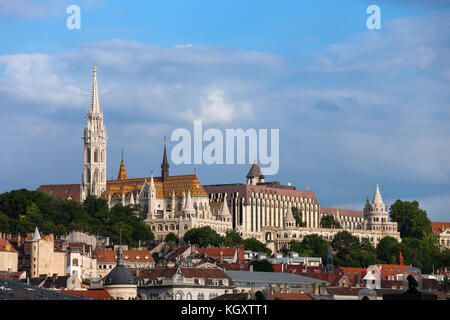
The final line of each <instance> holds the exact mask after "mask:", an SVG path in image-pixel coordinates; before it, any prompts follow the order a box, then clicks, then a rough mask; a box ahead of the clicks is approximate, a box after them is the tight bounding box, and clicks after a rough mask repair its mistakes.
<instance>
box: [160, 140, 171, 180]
mask: <svg viewBox="0 0 450 320" xmlns="http://www.w3.org/2000/svg"><path fill="white" fill-rule="evenodd" d="M169 167H170V166H169V162H168V161H167V151H166V137H165V136H164V155H163V162H162V164H161V180H162V182H164V181H166V180H167V178H168V177H169Z"/></svg>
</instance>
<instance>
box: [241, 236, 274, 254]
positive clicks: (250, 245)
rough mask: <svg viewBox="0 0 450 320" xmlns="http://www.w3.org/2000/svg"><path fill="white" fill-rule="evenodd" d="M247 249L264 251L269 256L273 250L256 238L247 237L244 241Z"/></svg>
mask: <svg viewBox="0 0 450 320" xmlns="http://www.w3.org/2000/svg"><path fill="white" fill-rule="evenodd" d="M243 244H244V246H245V249H247V250H252V251H254V252H264V253H265V254H267V255H268V256H270V255H271V254H272V250H270V249H269V248H267V247H266V245H265V244H264V243H262V242H261V241H258V240H257V239H255V238H247V239H245V240H244V241H243Z"/></svg>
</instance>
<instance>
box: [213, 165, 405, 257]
mask: <svg viewBox="0 0 450 320" xmlns="http://www.w3.org/2000/svg"><path fill="white" fill-rule="evenodd" d="M204 188H205V190H206V192H208V195H209V198H210V201H218V200H220V199H221V198H222V197H223V196H224V195H225V194H227V195H229V197H230V199H231V203H230V208H231V215H232V217H233V228H234V229H235V230H237V231H238V232H239V233H240V234H241V236H242V237H243V238H249V237H253V238H256V239H258V240H260V241H263V242H265V243H266V244H267V245H268V247H269V248H270V249H271V250H272V251H278V250H280V249H281V248H283V247H285V246H288V245H289V243H290V242H291V241H292V240H295V241H302V239H303V238H304V237H305V236H307V235H310V234H318V235H320V236H322V237H323V238H325V239H326V240H330V241H331V240H332V239H333V237H334V235H335V234H336V233H338V232H339V231H342V230H346V231H349V232H350V233H352V234H353V235H354V236H357V237H358V238H359V239H360V240H362V239H364V238H365V239H368V240H369V241H370V242H371V243H372V244H373V245H377V244H378V242H379V241H380V240H381V239H382V238H383V237H385V236H392V237H394V238H396V239H397V240H399V241H400V240H401V239H400V233H399V232H398V230H397V223H396V222H391V221H389V214H388V211H387V208H386V206H385V205H384V203H383V200H382V198H381V194H380V190H379V187H378V185H377V187H376V190H375V194H374V198H373V201H372V203H369V201H368V200H367V201H366V205H365V207H364V211H363V212H362V211H356V210H345V209H334V208H321V207H320V205H319V202H318V200H317V197H316V195H315V193H314V192H311V191H301V190H296V188H295V187H293V186H290V185H288V186H283V185H280V184H279V183H278V182H266V181H265V178H264V176H263V175H262V174H261V172H260V169H259V168H258V166H257V164H253V166H252V168H251V169H250V171H249V173H248V175H247V183H246V184H245V185H244V184H224V185H207V186H204ZM292 207H296V208H297V209H298V212H299V213H300V214H301V218H302V221H303V222H305V223H306V227H297V226H296V223H295V219H294V218H293V214H292V210H291V208H292ZM325 215H332V216H334V217H335V219H336V220H337V221H338V222H339V223H340V225H341V228H339V229H327V228H321V227H320V220H321V218H322V217H323V216H325Z"/></svg>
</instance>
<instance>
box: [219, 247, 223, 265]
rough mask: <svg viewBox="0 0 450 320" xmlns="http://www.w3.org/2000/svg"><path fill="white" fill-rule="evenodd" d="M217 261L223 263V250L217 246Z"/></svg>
mask: <svg viewBox="0 0 450 320" xmlns="http://www.w3.org/2000/svg"><path fill="white" fill-rule="evenodd" d="M219 263H223V250H222V247H219Z"/></svg>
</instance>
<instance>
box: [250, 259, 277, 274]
mask: <svg viewBox="0 0 450 320" xmlns="http://www.w3.org/2000/svg"><path fill="white" fill-rule="evenodd" d="M250 265H252V266H253V271H260V272H273V271H274V269H273V265H272V264H271V263H270V262H269V261H268V260H267V259H262V260H253V261H252V262H251V263H250Z"/></svg>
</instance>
